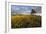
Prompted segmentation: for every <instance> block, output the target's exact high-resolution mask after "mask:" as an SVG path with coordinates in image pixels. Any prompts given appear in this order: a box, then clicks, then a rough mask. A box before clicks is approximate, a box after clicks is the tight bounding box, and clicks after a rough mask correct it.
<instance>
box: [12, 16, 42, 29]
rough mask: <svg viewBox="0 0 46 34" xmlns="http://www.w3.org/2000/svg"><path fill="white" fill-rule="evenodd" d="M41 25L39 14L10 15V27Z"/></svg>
mask: <svg viewBox="0 0 46 34" xmlns="http://www.w3.org/2000/svg"><path fill="white" fill-rule="evenodd" d="M31 27H41V16H36V15H14V16H11V28H31Z"/></svg>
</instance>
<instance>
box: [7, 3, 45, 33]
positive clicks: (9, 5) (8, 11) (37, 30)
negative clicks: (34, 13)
mask: <svg viewBox="0 0 46 34" xmlns="http://www.w3.org/2000/svg"><path fill="white" fill-rule="evenodd" d="M11 5H29V6H41V7H42V16H43V11H44V10H43V9H44V8H45V7H44V5H42V4H35V3H34V4H33V3H31V4H30V3H28V4H26V3H17V2H13V3H12V2H8V3H7V32H14V33H15V32H16V31H31V32H39V31H42V32H44V31H45V29H44V23H43V22H42V23H43V24H42V27H41V28H20V29H11Z"/></svg>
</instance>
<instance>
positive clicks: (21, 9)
mask: <svg viewBox="0 0 46 34" xmlns="http://www.w3.org/2000/svg"><path fill="white" fill-rule="evenodd" d="M32 9H35V10H36V11H37V12H41V7H40V6H25V5H11V12H13V13H31V12H32V11H31V10H32Z"/></svg>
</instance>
